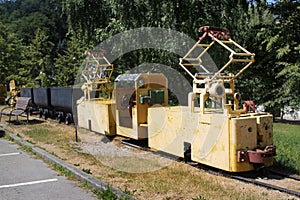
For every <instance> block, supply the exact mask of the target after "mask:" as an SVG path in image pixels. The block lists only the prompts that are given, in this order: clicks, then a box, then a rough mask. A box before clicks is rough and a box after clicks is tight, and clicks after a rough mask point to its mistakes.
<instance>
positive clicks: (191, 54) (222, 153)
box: [77, 26, 275, 172]
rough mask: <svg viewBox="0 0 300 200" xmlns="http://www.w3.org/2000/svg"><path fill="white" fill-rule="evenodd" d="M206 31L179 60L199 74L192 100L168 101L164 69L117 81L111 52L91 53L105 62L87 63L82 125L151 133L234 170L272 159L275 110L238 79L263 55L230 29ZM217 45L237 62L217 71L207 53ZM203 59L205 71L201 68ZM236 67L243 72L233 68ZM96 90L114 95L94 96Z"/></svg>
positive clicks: (181, 151)
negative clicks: (246, 95) (248, 95)
mask: <svg viewBox="0 0 300 200" xmlns="http://www.w3.org/2000/svg"><path fill="white" fill-rule="evenodd" d="M200 31H201V32H203V35H202V36H201V37H200V38H199V40H198V41H197V43H196V44H195V45H194V46H193V47H192V48H191V49H190V50H189V51H188V52H187V53H186V55H185V56H184V57H182V58H180V62H179V65H180V66H181V67H182V68H183V69H184V70H185V73H187V74H188V75H189V76H190V77H191V78H192V80H193V83H192V85H193V90H192V92H191V93H189V95H188V97H187V98H188V105H186V106H183V105H180V106H169V105H168V80H167V78H166V77H165V76H164V75H163V74H160V73H139V74H122V75H119V76H118V77H117V78H116V80H115V82H114V84H112V83H111V82H110V80H109V79H110V76H111V73H112V70H113V65H112V64H111V63H109V61H108V60H107V59H106V58H105V57H104V55H103V54H101V53H100V54H99V53H95V52H91V54H90V58H91V59H90V60H91V62H92V60H93V59H94V60H95V57H97V59H96V60H97V62H94V64H93V65H91V63H90V62H86V66H85V69H84V70H83V72H82V73H83V77H84V78H85V79H86V83H85V84H84V86H83V87H82V89H83V90H84V92H85V96H86V98H85V100H83V101H81V102H79V103H78V105H77V112H78V114H77V116H78V126H79V127H83V128H87V129H90V130H92V131H95V132H99V133H104V134H106V135H108V136H115V135H121V136H125V137H128V138H132V139H135V140H147V142H148V146H149V147H150V148H152V149H155V150H159V151H162V152H166V153H168V154H171V155H175V156H179V157H183V158H186V159H189V160H192V161H194V162H198V163H202V164H205V165H209V166H212V167H215V168H219V169H222V170H225V171H229V172H244V171H251V170H254V169H257V168H260V167H264V166H271V165H272V164H273V156H274V155H275V146H273V117H272V115H270V114H269V113H264V112H256V111H255V104H254V103H253V102H252V101H245V102H244V103H243V105H242V106H240V105H239V104H240V102H241V101H240V98H241V95H240V94H239V93H236V92H235V82H234V81H235V79H236V78H237V77H238V76H239V75H240V74H242V73H243V72H244V71H245V70H246V69H247V68H248V67H249V66H250V65H251V64H252V63H253V62H254V56H255V55H254V54H253V53H250V52H249V51H247V50H246V49H245V48H243V47H241V46H240V45H239V44H237V43H236V42H235V41H233V40H232V39H231V38H230V37H229V32H228V30H227V29H225V28H216V27H210V26H204V27H201V28H200ZM216 45H217V46H220V47H222V48H224V49H225V50H227V51H228V52H229V61H228V62H227V63H226V64H225V65H224V66H223V67H221V68H220V69H219V70H218V71H216V72H210V71H209V70H208V68H207V66H204V64H203V62H202V60H203V56H204V54H205V53H207V52H208V51H209V50H210V49H211V48H212V47H213V46H216ZM199 49H200V50H199ZM197 52H199V53H197ZM95 55H96V56H95ZM91 66H93V67H91ZM195 66H197V67H198V68H201V69H202V71H201V72H194V69H195ZM229 66H233V67H234V69H235V70H234V72H235V73H232V72H231V73H229V69H231V68H229ZM95 74H96V75H97V74H98V76H97V77H96V78H95ZM91 75H93V77H92V78H90V77H91ZM112 85H114V86H112ZM112 87H114V88H112ZM96 90H100V91H102V92H104V93H105V94H106V95H103V96H102V97H99V98H91V95H90V94H91V93H92V92H95V91H96ZM240 107H242V108H240Z"/></svg>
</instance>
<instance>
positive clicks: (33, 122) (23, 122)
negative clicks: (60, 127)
mask: <svg viewBox="0 0 300 200" xmlns="http://www.w3.org/2000/svg"><path fill="white" fill-rule="evenodd" d="M6 122H7V123H9V124H13V125H16V126H18V125H36V124H42V123H44V122H45V121H43V120H38V119H29V120H28V123H27V120H26V119H24V120H23V119H22V120H11V121H10V122H9V121H8V120H7V121H6Z"/></svg>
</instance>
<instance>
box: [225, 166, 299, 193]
mask: <svg viewBox="0 0 300 200" xmlns="http://www.w3.org/2000/svg"><path fill="white" fill-rule="evenodd" d="M268 172H269V174H268V176H267V177H268V178H267V179H257V178H248V177H245V176H239V175H232V174H229V175H227V176H228V177H230V178H233V179H236V180H240V181H243V182H246V183H251V184H254V185H258V186H262V187H264V188H267V189H272V190H277V191H280V192H284V193H287V194H290V195H294V196H296V197H300V177H297V176H292V175H287V174H284V173H281V172H277V171H274V170H268ZM272 177H276V178H275V179H276V182H279V181H280V180H287V179H289V180H292V182H294V186H297V187H298V190H294V189H290V187H282V186H279V185H278V184H274V183H269V182H274V181H275V180H273V179H274V178H272ZM279 179H280V180H279ZM282 184H284V183H282Z"/></svg>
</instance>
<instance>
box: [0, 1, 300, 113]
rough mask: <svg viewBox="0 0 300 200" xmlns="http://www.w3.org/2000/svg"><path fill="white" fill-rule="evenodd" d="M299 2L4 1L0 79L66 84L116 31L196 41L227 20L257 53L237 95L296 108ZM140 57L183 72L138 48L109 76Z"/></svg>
mask: <svg viewBox="0 0 300 200" xmlns="http://www.w3.org/2000/svg"><path fill="white" fill-rule="evenodd" d="M299 6H300V5H299V1H276V2H275V3H273V4H267V3H266V1H255V0H253V1H247V0H222V1H219V2H218V3H215V2H214V1H209V0H204V1H194V0H174V1H165V0H163V1H158V0H145V1H130V0H111V1H91V0H63V1H58V0H43V1H40V0H15V1H9V0H2V1H0V49H1V50H0V53H1V54H0V55H1V57H0V70H1V74H0V78H1V79H0V80H1V81H2V82H5V81H8V80H10V79H15V80H16V82H17V85H27V86H35V87H36V86H41V87H48V86H64V87H68V86H72V85H73V84H74V81H75V79H76V77H77V72H78V70H79V68H80V67H81V65H82V63H83V60H84V58H85V56H86V55H85V52H86V51H87V50H89V49H91V48H93V47H94V46H96V45H97V44H98V43H101V42H103V41H104V40H106V39H108V38H111V37H112V36H113V35H115V34H117V33H121V32H124V31H126V30H130V29H134V28H140V27H162V28H166V29H171V30H177V31H180V32H183V33H185V34H187V35H189V36H190V37H192V38H194V39H195V40H197V38H198V37H199V33H198V28H199V27H200V26H203V25H213V26H221V27H227V28H228V29H229V30H230V31H231V37H232V38H233V39H234V40H235V41H237V42H238V43H239V44H241V45H242V46H244V47H245V48H246V49H248V50H249V51H250V52H253V53H255V54H256V56H255V60H256V62H255V64H254V65H253V66H251V67H250V68H249V69H248V70H247V71H246V72H245V73H243V74H242V76H240V77H239V79H238V82H237V84H236V87H237V89H238V90H239V92H240V93H242V94H243V97H242V98H243V99H245V100H247V99H252V100H254V101H255V102H256V104H263V103H264V104H265V105H266V106H267V107H268V109H269V110H270V111H272V110H274V111H275V110H278V109H279V108H281V107H283V106H284V105H286V104H289V105H292V106H294V107H296V106H297V105H299V102H300V96H299V95H298V94H299V93H300V91H299V90H300V88H299V87H300V84H299V81H300V72H299V60H300V58H299V55H300V44H299V33H298V31H299V26H300V25H299V23H298V22H299V21H300V14H299V13H300V12H299ZM133 39H134V38H133ZM165 42H168V43H171V42H174V41H165ZM120 45H121V44H120ZM209 53H210V54H211V57H212V58H213V59H214V60H215V63H216V64H217V66H221V65H222V64H224V63H226V62H227V60H228V56H224V54H223V53H222V52H221V51H220V50H219V49H214V51H211V52H209ZM146 62H148V63H154V62H157V63H161V64H165V65H168V66H172V67H174V69H176V70H178V71H180V73H183V72H182V69H180V67H179V66H178V56H177V55H174V54H172V53H171V52H168V51H163V50H153V49H142V50H138V51H134V52H130V53H128V54H126V55H123V56H122V57H120V58H118V59H117V60H116V61H114V63H113V64H114V66H115V69H116V70H115V73H114V74H113V78H115V77H116V76H117V75H118V74H121V73H125V72H127V71H129V70H130V69H132V68H133V67H136V66H138V65H140V64H142V63H146ZM233 70H236V69H233ZM173 81H176V80H171V81H169V82H173Z"/></svg>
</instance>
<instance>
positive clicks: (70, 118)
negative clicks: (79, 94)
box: [65, 113, 72, 125]
mask: <svg viewBox="0 0 300 200" xmlns="http://www.w3.org/2000/svg"><path fill="white" fill-rule="evenodd" d="M71 121H72V115H71V114H69V113H68V114H67V116H66V120H65V124H66V125H69V124H71Z"/></svg>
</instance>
